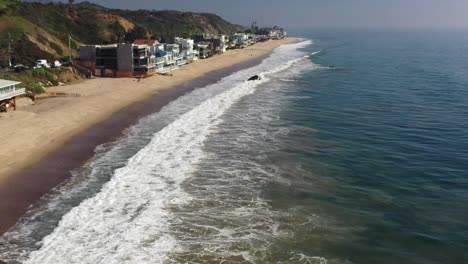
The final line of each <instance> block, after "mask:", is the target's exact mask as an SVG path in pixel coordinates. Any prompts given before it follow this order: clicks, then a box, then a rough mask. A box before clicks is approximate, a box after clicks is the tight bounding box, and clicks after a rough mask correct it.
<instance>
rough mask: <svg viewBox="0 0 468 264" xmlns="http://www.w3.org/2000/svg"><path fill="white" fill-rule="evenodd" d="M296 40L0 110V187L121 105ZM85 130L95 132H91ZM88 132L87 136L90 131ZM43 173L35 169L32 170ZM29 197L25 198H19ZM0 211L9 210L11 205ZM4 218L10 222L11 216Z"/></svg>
mask: <svg viewBox="0 0 468 264" xmlns="http://www.w3.org/2000/svg"><path fill="white" fill-rule="evenodd" d="M295 41H296V40H295V39H290V38H288V39H283V40H277V41H269V42H263V43H257V44H256V45H253V46H251V47H249V48H246V49H242V50H229V51H228V52H226V53H225V54H222V55H218V56H214V57H211V58H209V59H206V60H199V61H195V62H194V63H191V64H188V65H184V66H182V67H180V68H179V69H178V70H175V71H173V72H171V74H172V76H162V75H155V76H152V77H150V78H146V79H142V80H141V81H137V80H136V79H132V78H120V79H113V78H97V79H91V80H84V81H79V82H77V83H74V84H71V85H66V86H61V87H52V88H49V89H47V91H48V92H52V93H67V94H72V95H74V96H68V97H54V98H46V99H40V100H37V101H36V103H35V104H34V105H25V106H21V107H18V109H17V111H14V112H13V111H10V112H8V113H1V114H0V130H1V131H2V140H1V144H2V146H3V151H2V152H1V153H0V159H1V160H2V166H1V167H0V187H1V188H0V189H2V190H9V191H11V192H14V190H12V189H16V188H17V186H18V182H16V183H15V184H11V182H14V179H15V175H18V174H19V173H20V172H22V171H25V170H27V169H28V168H31V167H32V166H33V165H35V164H38V163H39V162H40V161H41V160H44V159H45V158H46V157H47V156H48V155H49V154H50V153H53V152H57V150H60V149H61V148H62V147H63V146H66V145H67V144H68V143H69V142H70V141H72V139H73V138H77V137H78V135H80V134H86V133H83V132H84V131H87V130H88V129H90V128H91V127H92V126H94V125H96V124H99V123H101V122H103V121H105V120H106V119H108V118H109V117H111V116H112V115H115V114H116V113H119V112H120V111H121V110H122V109H125V108H127V107H129V106H132V105H136V104H137V103H139V102H142V101H144V100H145V99H147V98H149V97H154V96H155V95H158V94H160V93H161V94H162V93H164V92H165V91H168V90H171V89H172V88H174V87H178V86H181V85H184V84H185V85H190V82H192V81H194V80H196V79H197V78H200V77H203V76H205V75H207V74H209V73H210V72H213V71H216V70H220V69H223V68H227V67H230V66H232V65H236V64H242V63H245V62H248V61H252V60H255V59H258V58H260V57H262V56H265V55H267V54H268V53H269V52H271V51H272V50H273V49H274V48H276V47H278V46H280V45H283V44H287V43H291V42H295ZM156 97H157V96H156ZM118 132H119V133H120V131H118ZM88 134H93V132H90V133H88ZM91 136H92V135H91ZM87 137H88V138H89V135H88V136H87ZM85 140H86V139H85ZM81 141H83V139H81ZM96 142H97V141H96ZM94 147H95V146H94ZM57 155H60V154H57ZM56 165H57V170H58V169H60V168H61V164H56ZM44 166H55V165H50V164H49V165H44ZM39 168H40V167H39ZM39 170H40V169H39ZM41 172H42V171H36V173H41ZM41 178H42V180H39V179H38V180H37V181H38V182H35V183H34V184H38V185H40V184H42V181H43V180H44V179H47V176H41ZM56 181H57V180H55V182H56ZM29 184H31V183H28V185H29ZM10 185H11V186H10ZM25 189H27V188H25ZM18 191H20V190H18ZM16 195H17V196H28V197H34V196H37V195H38V194H37V193H28V194H26V193H23V194H21V193H17V194H16ZM6 200H8V201H5V200H4V201H3V202H2V205H1V207H4V209H5V208H6V207H9V208H10V207H11V208H12V209H13V208H14V209H13V210H14V211H15V212H16V213H15V214H19V213H21V212H22V210H23V209H21V208H24V206H19V207H18V206H16V205H15V204H14V203H15V202H16V201H15V199H6ZM30 200H31V199H30V198H29V199H25V200H24V201H22V202H23V203H25V202H27V201H30ZM0 211H5V212H8V211H10V209H8V210H0ZM5 212H4V213H5ZM22 213H24V212H22ZM16 217H17V216H16V215H15V216H13V215H11V218H13V219H14V218H16ZM9 218H10V217H9ZM8 222H11V219H10V220H9V221H8ZM5 224H6V223H2V229H4V228H5V227H6V226H5ZM10 224H11V223H10Z"/></svg>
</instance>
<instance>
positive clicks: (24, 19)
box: [0, 0, 245, 65]
mask: <svg viewBox="0 0 468 264" xmlns="http://www.w3.org/2000/svg"><path fill="white" fill-rule="evenodd" d="M243 30H245V28H244V27H242V26H238V25H233V24H231V23H229V22H227V21H225V20H223V19H222V18H220V17H219V16H217V15H213V14H198V13H184V12H177V11H148V10H138V11H129V10H116V9H108V8H105V7H102V6H98V5H95V4H91V3H87V2H83V3H80V4H76V5H74V6H73V7H72V8H71V7H70V5H69V4H63V3H48V4H44V3H37V2H22V1H15V0H0V65H6V64H7V61H8V50H7V47H8V34H10V35H11V47H12V50H13V52H12V61H13V63H22V64H25V65H32V64H33V62H34V61H35V60H36V59H47V60H48V61H52V60H53V59H59V58H65V57H67V56H68V54H69V48H68V41H69V34H71V36H72V38H71V47H72V55H73V56H78V52H79V45H81V44H109V43H115V42H133V40H135V39H137V38H150V37H153V38H159V37H173V36H176V35H177V36H188V35H190V34H194V33H225V34H228V33H233V32H236V31H243Z"/></svg>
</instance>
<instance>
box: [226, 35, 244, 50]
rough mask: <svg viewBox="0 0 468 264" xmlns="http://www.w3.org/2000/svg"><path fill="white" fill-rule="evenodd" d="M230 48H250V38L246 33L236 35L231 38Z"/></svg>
mask: <svg viewBox="0 0 468 264" xmlns="http://www.w3.org/2000/svg"><path fill="white" fill-rule="evenodd" d="M229 42H230V43H231V46H230V48H236V49H243V48H246V47H247V46H248V37H247V34H245V33H236V34H233V35H230V36H229Z"/></svg>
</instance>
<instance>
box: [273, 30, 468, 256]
mask: <svg viewBox="0 0 468 264" xmlns="http://www.w3.org/2000/svg"><path fill="white" fill-rule="evenodd" d="M303 35H306V36H310V37H313V39H314V40H316V45H313V46H311V47H309V49H310V51H320V53H319V54H318V55H316V56H314V57H312V58H311V60H312V61H313V62H314V63H317V64H321V65H335V66H337V68H336V70H313V71H310V72H307V73H304V74H303V75H302V76H301V77H300V78H298V79H297V80H296V82H295V83H294V86H295V87H294V89H293V91H292V92H291V94H293V95H297V96H299V97H298V98H297V99H294V100H290V102H289V104H288V107H287V108H285V110H284V111H283V112H282V113H281V118H282V119H283V120H285V123H284V125H286V126H289V127H298V128H301V132H300V133H297V134H293V135H291V134H290V135H288V136H287V137H286V138H285V139H284V140H287V141H288V146H285V148H284V149H281V151H280V152H279V153H277V155H279V156H280V157H279V159H282V160H283V159H285V158H286V159H288V160H291V164H290V165H289V166H294V167H300V168H301V169H300V171H301V172H302V174H303V175H300V176H298V175H295V176H296V177H300V180H298V181H296V180H295V181H293V183H292V187H290V188H287V189H286V188H282V187H278V188H271V189H270V188H268V190H267V192H269V193H270V195H271V198H272V201H273V203H274V202H278V203H280V205H279V206H285V207H289V204H290V203H294V204H296V205H297V204H300V205H302V206H304V207H306V208H309V209H310V208H313V209H310V210H311V211H312V212H316V214H318V215H319V216H321V217H325V218H326V221H329V222H330V224H324V227H322V228H321V229H322V230H316V231H312V232H311V233H312V234H314V233H316V236H318V237H319V238H317V237H314V236H312V237H309V234H304V237H303V239H304V240H303V241H301V242H300V243H299V244H298V245H297V246H299V247H300V248H302V249H303V250H305V251H306V252H308V253H307V254H310V255H320V256H323V257H325V258H331V259H333V258H339V259H342V260H349V261H352V262H353V263H468V253H467V252H468V206H467V202H468V37H467V35H466V34H464V32H450V33H447V32H395V31H393V32H392V31H390V32H381V33H378V32H359V31H356V32H348V33H343V32H336V33H333V32H332V33H330V32H314V33H310V34H303ZM302 128H306V129H305V130H304V129H302ZM278 196H279V197H281V199H278V198H277V197H278ZM317 240H318V241H317ZM294 246H296V245H294Z"/></svg>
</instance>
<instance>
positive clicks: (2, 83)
mask: <svg viewBox="0 0 468 264" xmlns="http://www.w3.org/2000/svg"><path fill="white" fill-rule="evenodd" d="M16 84H20V82H16V81H10V80H2V79H0V88H3V87H8V86H12V85H16Z"/></svg>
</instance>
